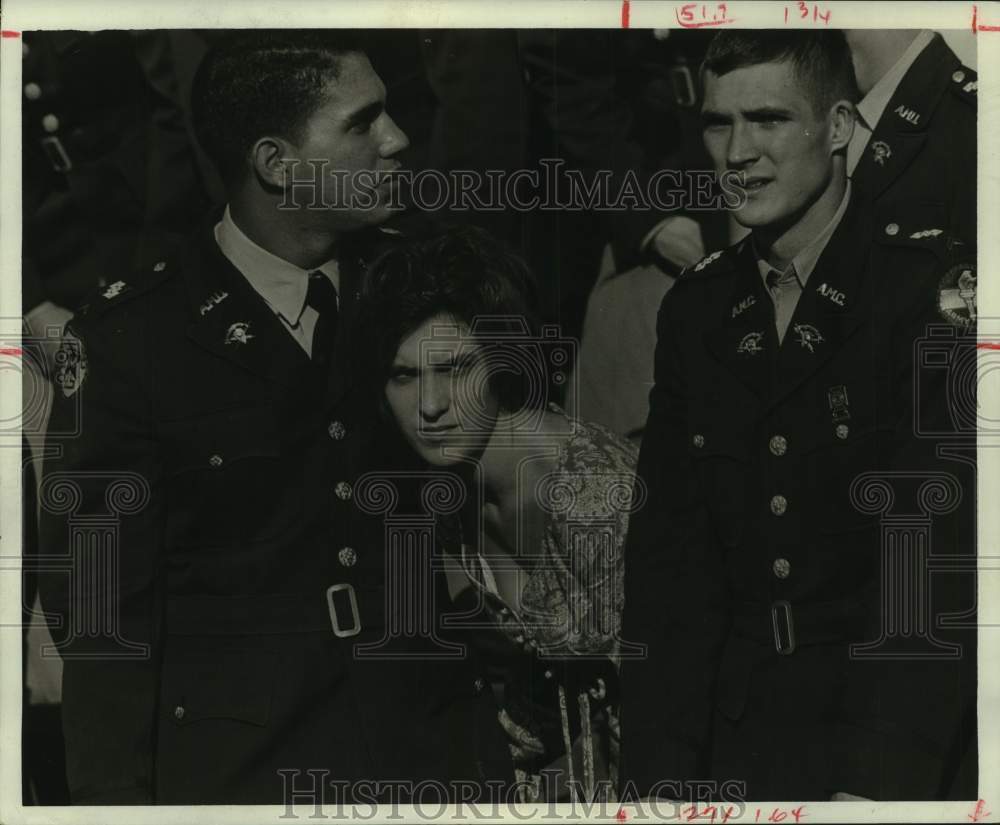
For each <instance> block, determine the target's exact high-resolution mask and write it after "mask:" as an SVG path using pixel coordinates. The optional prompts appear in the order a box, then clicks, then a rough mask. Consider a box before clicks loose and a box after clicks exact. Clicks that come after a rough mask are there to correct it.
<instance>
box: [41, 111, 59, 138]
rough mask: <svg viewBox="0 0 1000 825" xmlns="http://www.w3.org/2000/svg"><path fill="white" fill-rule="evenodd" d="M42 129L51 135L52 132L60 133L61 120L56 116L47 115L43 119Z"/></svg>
mask: <svg viewBox="0 0 1000 825" xmlns="http://www.w3.org/2000/svg"><path fill="white" fill-rule="evenodd" d="M42 128H43V129H44V130H45V131H46V132H49V133H50V134H51V133H52V132H58V131H59V118H57V117H56V116H55V115H46V116H45V117H43V118H42Z"/></svg>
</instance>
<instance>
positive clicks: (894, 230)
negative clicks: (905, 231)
mask: <svg viewBox="0 0 1000 825" xmlns="http://www.w3.org/2000/svg"><path fill="white" fill-rule="evenodd" d="M885 234H886V235H890V236H892V235H898V234H899V224H898V223H890V224H888V225H887V226H886V228H885Z"/></svg>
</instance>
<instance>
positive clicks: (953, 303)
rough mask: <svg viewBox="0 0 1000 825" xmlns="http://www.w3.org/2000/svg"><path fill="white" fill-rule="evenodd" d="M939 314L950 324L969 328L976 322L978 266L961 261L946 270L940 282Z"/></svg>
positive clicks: (938, 295) (938, 294)
mask: <svg viewBox="0 0 1000 825" xmlns="http://www.w3.org/2000/svg"><path fill="white" fill-rule="evenodd" d="M937 306H938V314H939V315H940V316H941V317H942V318H943V319H944V320H945V321H947V322H948V323H949V324H952V325H954V326H956V327H960V328H962V329H968V328H969V327H972V326H974V325H975V323H976V319H977V315H978V313H977V305H976V266H975V264H972V263H960V264H957V265H956V266H953V267H951V268H949V269H948V271H947V272H945V274H944V276H943V277H942V278H941V281H940V282H939V283H938V291H937Z"/></svg>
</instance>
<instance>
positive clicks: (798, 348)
mask: <svg viewBox="0 0 1000 825" xmlns="http://www.w3.org/2000/svg"><path fill="white" fill-rule="evenodd" d="M851 201H852V202H851V204H850V205H849V206H848V208H847V212H846V213H845V214H844V217H843V219H842V220H841V222H840V225H839V226H838V227H837V229H836V230H835V231H834V233H833V236H832V237H831V238H830V241H829V242H828V243H827V246H826V249H824V250H823V254H822V255H821V256H820V258H819V261H817V263H816V268H815V269H814V270H813V272H812V274H811V275H810V276H809V280H808V281H807V282H806V286H805V289H803V291H802V295H801V296H800V297H799V302H798V304H797V305H796V307H795V312H794V313H793V315H792V320H791V322H790V323H789V325H788V331H787V332H786V333H785V338H784V341H783V342H782V345H781V349H780V350H779V352H778V363H777V382H776V387H775V393H774V395H773V396H772V397H771V399H770V402H769V406H773V405H774V404H776V403H778V402H780V401H781V400H782V399H783V398H785V397H786V396H787V395H788V394H789V393H791V392H792V391H793V390H794V389H795V388H796V387H798V386H799V385H800V384H801V383H802V382H803V381H805V380H806V379H807V378H809V376H810V375H812V374H813V373H815V372H816V371H817V370H818V369H819V368H820V367H821V366H823V364H825V363H826V362H827V361H828V360H829V359H830V358H831V357H832V356H833V355H834V354H835V353H836V352H837V351H838V350H839V349H840V348H841V347H842V346H843V344H844V342H845V341H846V340H847V339H848V337H850V335H851V334H852V333H853V332H854V330H855V329H857V327H858V325H859V324H860V323H861V321H862V320H863V315H862V307H863V306H865V302H864V301H863V300H862V296H861V292H862V290H863V289H864V288H865V272H866V270H867V268H868V258H869V252H870V249H871V223H872V222H871V220H870V215H867V211H868V210H866V209H865V208H864V207H863V205H862V204H861V203H860V202H859V198H858V195H857V193H855V194H854V195H852V198H851Z"/></svg>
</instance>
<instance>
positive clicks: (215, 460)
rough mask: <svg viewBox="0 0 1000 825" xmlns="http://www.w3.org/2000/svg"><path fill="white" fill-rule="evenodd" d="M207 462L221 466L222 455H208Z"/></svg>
mask: <svg viewBox="0 0 1000 825" xmlns="http://www.w3.org/2000/svg"><path fill="white" fill-rule="evenodd" d="M208 463H209V464H211V465H212V466H213V467H221V466H222V456H221V455H219V454H218V453H216V454H215V455H213V456H212V457H210V458H209V459H208Z"/></svg>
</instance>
